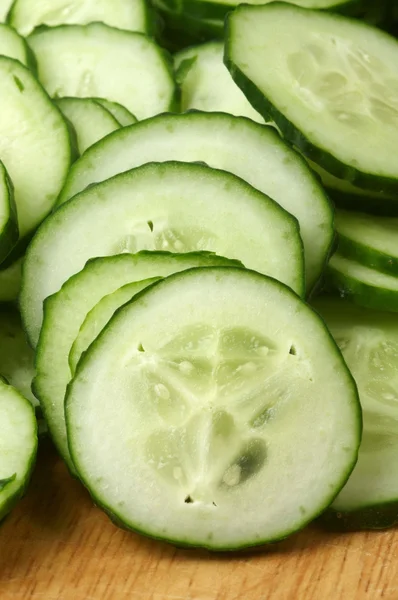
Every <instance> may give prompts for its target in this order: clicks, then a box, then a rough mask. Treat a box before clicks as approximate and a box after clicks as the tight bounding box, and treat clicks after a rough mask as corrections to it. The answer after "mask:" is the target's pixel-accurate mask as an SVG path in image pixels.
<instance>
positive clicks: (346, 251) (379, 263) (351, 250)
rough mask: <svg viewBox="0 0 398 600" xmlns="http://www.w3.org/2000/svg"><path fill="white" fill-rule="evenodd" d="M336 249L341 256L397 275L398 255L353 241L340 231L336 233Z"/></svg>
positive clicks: (387, 273) (388, 273)
mask: <svg viewBox="0 0 398 600" xmlns="http://www.w3.org/2000/svg"><path fill="white" fill-rule="evenodd" d="M338 249H339V253H340V254H341V255H342V256H345V257H347V258H349V259H351V260H354V261H356V262H359V263H361V264H362V265H365V266H367V267H369V268H371V269H375V270H376V271H381V272H382V273H386V275H395V276H398V256H391V255H389V254H386V253H385V252H382V251H381V250H376V249H375V248H370V247H369V246H367V245H366V244H361V243H360V242H357V241H355V242H354V241H353V240H351V239H349V238H348V237H346V236H344V235H342V234H341V233H338Z"/></svg>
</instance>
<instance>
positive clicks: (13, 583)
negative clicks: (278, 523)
mask: <svg viewBox="0 0 398 600" xmlns="http://www.w3.org/2000/svg"><path fill="white" fill-rule="evenodd" d="M381 598H382V599H383V600H398V532H397V531H394V530H389V531H384V532H370V533H356V534H334V533H333V534H332V533H326V532H324V531H322V530H321V529H320V528H319V527H314V526H312V527H311V528H309V529H307V530H306V531H303V532H301V533H300V534H298V535H296V536H294V537H292V538H291V539H289V540H287V541H285V542H283V543H280V544H277V545H275V546H273V547H272V548H269V549H266V550H264V549H261V550H256V551H254V552H253V551H251V552H244V553H234V554H229V555H220V554H211V553H208V552H203V551H195V550H181V549H176V548H174V547H172V546H169V545H167V544H162V543H159V542H156V541H153V540H150V539H146V538H144V537H140V536H138V535H135V534H133V533H129V532H126V531H122V530H120V529H118V528H117V527H115V525H113V524H112V523H111V522H110V521H109V520H108V518H107V517H106V516H105V515H104V514H103V513H102V512H101V511H100V510H99V509H98V508H96V507H94V506H93V505H92V503H91V501H90V498H89V496H88V494H87V493H86V492H85V490H84V489H83V488H82V486H81V485H80V484H79V483H78V482H77V481H74V480H73V479H72V478H71V477H70V476H69V474H68V473H67V471H66V469H65V467H64V465H63V464H62V463H61V461H60V460H59V459H58V458H57V457H56V455H55V452H54V451H53V450H52V449H51V448H50V447H49V446H48V445H46V444H44V447H43V449H42V451H41V455H40V457H39V461H38V466H37V469H36V472H35V474H34V477H33V480H32V484H31V486H30V490H29V493H28V494H27V496H26V497H25V498H24V499H23V500H22V502H20V504H19V505H18V507H17V508H16V509H15V511H14V512H13V513H12V515H11V516H10V517H9V518H8V519H7V520H6V522H5V523H4V524H3V526H2V527H1V528H0V599H1V600H27V599H30V600H363V599H365V600H368V599H369V600H378V599H381Z"/></svg>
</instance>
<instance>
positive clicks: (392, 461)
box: [314, 298, 398, 529]
mask: <svg viewBox="0 0 398 600" xmlns="http://www.w3.org/2000/svg"><path fill="white" fill-rule="evenodd" d="M314 306H315V309H316V310H317V311H318V312H319V313H320V314H321V316H322V317H323V318H324V319H325V321H326V324H327V325H328V327H329V329H330V331H331V333H332V334H333V336H334V338H335V340H336V342H337V344H338V345H339V346H340V348H341V351H342V353H343V356H344V359H345V361H346V363H347V365H348V367H349V369H350V371H351V373H352V374H353V376H354V378H355V381H356V383H357V386H358V391H359V397H360V401H361V405H362V409H363V419H364V431H363V439H362V444H361V447H360V450H359V457H358V463H357V464H356V466H355V468H354V471H353V472H352V474H351V476H350V478H349V480H348V482H347V484H346V485H345V487H344V488H343V490H342V491H341V492H340V494H339V495H338V496H337V498H336V499H335V501H334V502H333V504H332V506H331V509H332V510H331V511H330V512H328V513H326V515H325V517H326V520H327V521H328V522H330V523H333V525H335V526H336V525H337V526H341V527H344V528H349V529H364V528H365V529H369V528H371V529H372V528H375V529H379V528H381V527H387V526H391V525H395V524H396V523H398V464H397V461H396V456H397V452H398V428H397V421H398V419H397V416H398V404H397V400H398V395H397V389H398V387H397V385H398V380H397V364H398V317H397V316H396V315H392V314H388V313H380V312H377V311H369V310H364V309H362V308H360V307H356V306H354V305H352V304H349V303H347V302H344V301H342V300H334V299H331V298H319V299H317V300H316V301H315V302H314Z"/></svg>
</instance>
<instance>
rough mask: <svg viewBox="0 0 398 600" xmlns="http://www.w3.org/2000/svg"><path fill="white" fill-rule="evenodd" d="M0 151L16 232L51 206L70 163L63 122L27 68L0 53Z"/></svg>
mask: <svg viewBox="0 0 398 600" xmlns="http://www.w3.org/2000/svg"><path fill="white" fill-rule="evenodd" d="M0 87H1V99H0V106H1V110H0V156H1V159H2V161H3V162H4V165H5V167H6V169H7V171H8V173H9V175H10V178H11V180H12V182H13V185H14V189H15V202H16V205H17V213H18V224H19V234H20V237H24V236H26V235H27V234H28V233H30V232H32V230H34V229H35V228H36V227H37V226H38V225H39V223H41V221H42V220H43V219H44V217H46V215H47V214H48V213H49V212H50V210H51V209H52V207H53V205H54V201H55V199H56V197H57V196H58V194H59V192H60V190H61V188H62V185H63V183H64V180H65V177H66V175H67V172H68V169H69V166H70V163H71V154H72V151H71V145H70V138H69V132H68V128H67V125H66V123H65V121H64V119H63V118H62V115H61V113H60V112H59V110H58V109H57V108H56V107H55V106H54V105H53V104H52V102H51V101H50V99H49V98H48V96H47V94H46V93H45V92H44V90H43V89H42V87H41V86H40V85H39V83H37V81H36V80H35V78H34V77H33V75H32V74H31V72H30V71H29V70H28V69H27V68H26V67H24V66H23V65H22V64H21V63H19V62H18V61H16V60H13V59H11V58H5V57H3V56H0Z"/></svg>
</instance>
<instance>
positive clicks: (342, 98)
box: [226, 2, 398, 193]
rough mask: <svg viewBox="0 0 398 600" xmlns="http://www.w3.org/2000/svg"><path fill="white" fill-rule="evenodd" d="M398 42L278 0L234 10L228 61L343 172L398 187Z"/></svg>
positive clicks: (324, 161)
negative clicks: (397, 70) (396, 154)
mask: <svg viewBox="0 0 398 600" xmlns="http://www.w3.org/2000/svg"><path fill="white" fill-rule="evenodd" d="M397 60H398V43H397V41H396V40H395V39H394V38H392V37H390V36H388V35H387V34H385V33H384V32H382V31H380V30H378V29H377V28H375V27H370V26H368V25H366V24H364V23H362V22H360V21H355V20H351V19H347V18H345V17H341V16H339V15H334V14H330V13H326V12H320V11H309V10H305V9H303V8H299V7H296V6H292V5H290V4H286V3H280V2H275V3H271V4H268V5H265V6H261V7H254V6H248V5H245V6H241V7H238V9H237V10H236V11H234V12H233V13H231V15H230V16H229V17H228V27H227V39H226V63H227V66H228V67H229V69H230V71H231V74H232V76H233V77H234V79H235V81H236V82H237V83H238V85H239V86H240V87H241V88H242V90H243V91H244V92H245V94H246V96H247V97H248V99H249V100H250V101H251V103H252V105H253V106H254V108H256V110H258V111H259V112H260V113H261V114H262V115H263V116H264V117H265V118H267V119H271V120H273V121H275V123H276V125H277V126H278V127H279V129H280V130H281V131H282V133H283V135H284V136H285V137H286V138H287V139H288V140H290V141H291V142H292V143H293V144H294V145H295V146H296V147H298V148H299V149H300V150H301V151H302V152H303V153H304V154H305V155H306V156H308V157H309V158H310V159H311V160H312V161H314V162H316V163H318V164H319V165H320V166H321V167H322V168H324V169H325V170H326V171H328V172H330V173H331V174H332V175H335V176H336V177H338V178H340V179H347V180H348V181H350V182H351V183H353V184H354V185H355V186H357V187H360V188H361V187H363V188H365V189H366V188H369V189H371V190H374V191H377V192H380V191H382V192H386V193H397V191H398V165H397V162H396V160H395V148H396V139H397V134H398V104H397V89H398V76H397V73H396V64H397Z"/></svg>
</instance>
